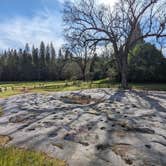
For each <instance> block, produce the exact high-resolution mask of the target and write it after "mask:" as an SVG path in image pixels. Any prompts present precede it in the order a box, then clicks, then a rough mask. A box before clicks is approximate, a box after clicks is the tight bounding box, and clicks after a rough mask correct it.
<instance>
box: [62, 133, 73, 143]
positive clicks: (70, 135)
mask: <svg viewBox="0 0 166 166" xmlns="http://www.w3.org/2000/svg"><path fill="white" fill-rule="evenodd" d="M75 137H76V134H75V133H67V134H66V135H65V136H64V140H66V141H75Z"/></svg>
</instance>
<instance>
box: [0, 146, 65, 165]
mask: <svg viewBox="0 0 166 166" xmlns="http://www.w3.org/2000/svg"><path fill="white" fill-rule="evenodd" d="M0 166H66V163H65V162H64V161H61V160H58V159H53V158H49V157H48V156H46V155H45V154H43V153H41V152H35V151H26V150H23V149H16V148H14V147H9V148H4V147H0Z"/></svg>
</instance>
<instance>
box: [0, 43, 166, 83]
mask: <svg viewBox="0 0 166 166" xmlns="http://www.w3.org/2000/svg"><path fill="white" fill-rule="evenodd" d="M56 52H57V53H56ZM77 54H78V53H77ZM77 54H76V53H75V52H74V51H73V52H71V51H70V50H69V49H68V48H66V47H64V46H63V47H61V48H60V49H58V50H55V48H54V46H53V44H52V43H51V44H45V43H44V42H41V44H40V47H39V48H36V47H34V46H33V47H32V49H30V48H29V45H28V44H26V46H25V49H19V50H13V49H9V50H8V51H4V52H3V53H1V54H0V81H46V80H52V81H53V80H87V81H88V80H98V79H103V78H110V79H111V80H112V81H120V77H121V75H120V73H119V72H118V69H117V66H116V63H115V57H114V54H113V52H112V51H111V48H109V47H106V48H103V49H101V50H100V51H96V52H94V51H93V52H91V51H88V54H81V52H80V54H78V55H77ZM128 58H129V60H128V61H129V71H128V78H129V81H132V82H147V81H150V82H166V77H165V76H166V58H165V57H164V56H163V55H162V53H161V52H160V51H159V50H158V49H157V48H156V47H155V46H154V45H151V44H149V43H144V42H140V43H138V44H137V45H136V46H134V47H133V49H132V51H131V52H130V54H129V56H128Z"/></svg>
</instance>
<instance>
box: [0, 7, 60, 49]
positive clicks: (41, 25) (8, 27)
mask: <svg viewBox="0 0 166 166" xmlns="http://www.w3.org/2000/svg"><path fill="white" fill-rule="evenodd" d="M61 30H62V26H61V18H60V16H59V17H58V15H57V14H55V13H54V12H50V11H48V10H44V11H42V12H38V13H36V15H34V17H32V18H25V17H15V18H11V19H8V20H6V21H5V22H1V23H0V36H1V38H0V48H1V49H7V48H19V47H23V46H24V45H25V43H27V42H28V43H30V45H32V44H35V45H37V46H38V45H39V43H40V42H41V41H44V42H46V43H47V42H53V43H54V45H55V46H56V47H59V46H60V45H61V44H62V43H63V38H62V34H61Z"/></svg>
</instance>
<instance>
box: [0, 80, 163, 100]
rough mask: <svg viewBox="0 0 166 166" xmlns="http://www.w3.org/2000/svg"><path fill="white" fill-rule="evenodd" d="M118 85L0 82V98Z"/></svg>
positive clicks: (147, 87)
mask: <svg viewBox="0 0 166 166" xmlns="http://www.w3.org/2000/svg"><path fill="white" fill-rule="evenodd" d="M129 86H130V87H131V88H132V89H140V90H159V91H166V84H145V83H144V84H141V83H133V84H132V83H130V84H129ZM119 87H120V84H118V83H110V82H109V80H107V79H105V80H98V81H92V82H82V81H55V82H0V98H6V97H9V96H12V95H16V94H22V93H33V92H36V93H37V92H38V93H47V92H58V91H74V90H81V89H91V88H119Z"/></svg>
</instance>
